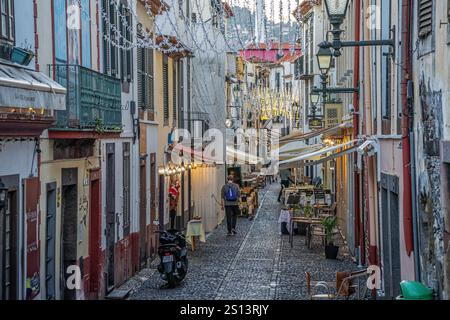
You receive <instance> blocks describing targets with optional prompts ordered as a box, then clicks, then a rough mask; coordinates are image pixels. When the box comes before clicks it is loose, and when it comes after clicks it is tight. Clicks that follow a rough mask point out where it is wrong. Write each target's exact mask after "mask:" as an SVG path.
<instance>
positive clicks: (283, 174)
mask: <svg viewBox="0 0 450 320" xmlns="http://www.w3.org/2000/svg"><path fill="white" fill-rule="evenodd" d="M280 178H281V190H280V193H279V194H278V202H280V201H281V195H282V194H283V190H284V189H285V188H289V185H290V183H294V181H292V179H291V170H290V169H285V170H280Z"/></svg>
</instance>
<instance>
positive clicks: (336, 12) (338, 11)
mask: <svg viewBox="0 0 450 320" xmlns="http://www.w3.org/2000/svg"><path fill="white" fill-rule="evenodd" d="M349 1H350V0H325V7H326V9H327V14H328V18H329V19H330V23H331V24H332V25H333V28H334V29H335V30H337V29H339V28H340V26H341V24H342V22H344V19H345V16H346V14H347V8H348V3H349Z"/></svg>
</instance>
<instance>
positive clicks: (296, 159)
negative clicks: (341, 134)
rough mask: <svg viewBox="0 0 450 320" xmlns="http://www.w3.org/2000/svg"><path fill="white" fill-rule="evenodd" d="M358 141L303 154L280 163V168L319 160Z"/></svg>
mask: <svg viewBox="0 0 450 320" xmlns="http://www.w3.org/2000/svg"><path fill="white" fill-rule="evenodd" d="M357 142H358V140H353V141H349V142H346V143H343V144H340V145H337V146H331V147H325V148H322V149H320V150H317V151H313V152H309V153H307V154H301V155H299V156H297V157H293V158H291V159H288V160H284V161H280V166H282V165H285V164H289V163H295V162H299V161H303V160H319V159H320V157H321V156H322V155H325V154H327V153H328V152H333V151H336V150H339V149H342V148H345V147H349V146H354V145H355V144H356V143H357Z"/></svg>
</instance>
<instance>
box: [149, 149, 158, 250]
mask: <svg viewBox="0 0 450 320" xmlns="http://www.w3.org/2000/svg"><path fill="white" fill-rule="evenodd" d="M154 220H156V153H151V154H150V235H149V237H150V244H149V246H150V253H149V254H150V257H154V256H155V255H156V248H157V246H158V237H157V236H156V235H157V234H156V231H157V230H156V226H155V224H154V223H153V221H154Z"/></svg>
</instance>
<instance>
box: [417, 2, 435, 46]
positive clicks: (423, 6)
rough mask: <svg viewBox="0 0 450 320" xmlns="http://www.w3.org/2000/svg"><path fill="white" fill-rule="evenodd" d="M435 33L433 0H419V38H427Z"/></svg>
mask: <svg viewBox="0 0 450 320" xmlns="http://www.w3.org/2000/svg"><path fill="white" fill-rule="evenodd" d="M432 31H433V0H419V37H420V38H425V37H427V36H428V35H429V34H430V33H431V32H432Z"/></svg>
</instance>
